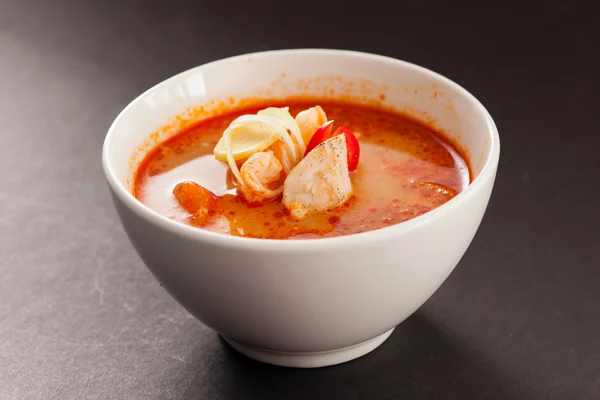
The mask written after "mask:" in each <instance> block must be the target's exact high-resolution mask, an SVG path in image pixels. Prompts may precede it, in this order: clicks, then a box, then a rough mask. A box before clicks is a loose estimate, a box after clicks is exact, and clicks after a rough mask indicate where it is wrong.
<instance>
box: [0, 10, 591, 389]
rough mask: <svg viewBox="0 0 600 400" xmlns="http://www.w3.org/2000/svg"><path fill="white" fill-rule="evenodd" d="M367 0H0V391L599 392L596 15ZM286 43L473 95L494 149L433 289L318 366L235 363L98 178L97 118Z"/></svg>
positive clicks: (101, 123) (100, 128)
mask: <svg viewBox="0 0 600 400" xmlns="http://www.w3.org/2000/svg"><path fill="white" fill-rule="evenodd" d="M380 3H381V4H378V3H377V2H374V1H366V2H361V3H357V4H360V6H358V5H356V6H352V5H351V3H350V2H339V1H336V2H333V1H330V2H325V1H322V2H321V3H320V4H319V3H314V4H312V3H306V2H301V1H296V2H291V3H284V2H281V1H280V2H275V1H271V2H267V1H246V2H244V1H241V0H240V1H237V2H235V1H232V0H223V1H211V2H208V1H200V0H197V1H189V2H183V1H173V2H158V1H156V2H153V1H146V2H143V1H139V2H134V1H121V2H117V1H95V2H92V1H85V0H81V1H75V0H73V1H51V0H46V1H42V0H40V1H27V0H21V1H17V0H0V135H1V136H0V138H1V140H0V185H1V186H0V398H1V399H175V398H177V399H191V398H198V399H199V398H202V399H264V398H267V397H273V398H280V399H417V398H418V399H478V400H479V399H599V398H600V312H599V310H600V261H599V260H600V258H599V256H598V248H599V247H600V244H599V239H600V233H599V232H600V183H599V182H600V147H599V145H600V141H599V139H598V137H599V135H600V130H599V128H598V126H599V123H600V121H599V118H598V117H597V115H598V112H599V111H598V110H600V101H599V99H600V96H599V93H600V80H599V78H598V73H599V72H600V56H599V49H600V28H599V27H598V21H597V18H596V17H595V13H594V12H593V11H592V9H591V7H587V6H586V3H584V2H575V1H568V0H561V1H555V0H549V1H537V2H527V4H521V3H520V2H516V1H497V2H494V3H493V4H492V3H489V2H485V1H452V2H450V1H437V2H436V1H430V0H424V1H418V0H400V1H397V2H395V3H394V4H395V5H383V2H380ZM390 3H391V2H390ZM523 3H525V2H523ZM590 3H591V2H588V3H587V4H590ZM286 7H289V9H286ZM285 47H330V48H349V49H355V50H363V51H369V52H374V53H380V54H385V55H389V56H393V57H397V58H400V59H404V60H407V61H411V62H415V63H417V64H421V65H423V66H426V67H428V68H431V69H433V70H435V71H438V72H440V73H442V74H444V75H446V76H448V77H449V78H451V79H453V80H455V81H456V82H458V83H459V84H461V85H463V86H464V87H465V88H466V89H468V90H469V91H471V92H472V93H473V94H474V95H475V96H477V97H478V98H479V99H480V100H481V101H482V102H483V104H484V105H485V106H486V107H487V108H488V110H489V111H490V113H491V114H492V116H493V117H494V118H495V120H496V122H497V124H498V127H499V130H500V134H501V139H502V146H503V147H502V155H501V162H500V168H499V175H498V179H497V183H496V187H495V191H494V193H493V195H492V200H491V203H490V206H489V208H488V211H487V214H486V217H485V218H484V221H483V223H482V226H481V228H480V230H479V233H478V235H477V236H476V238H475V240H474V241H473V243H472V245H471V247H470V249H469V250H468V252H467V254H466V255H465V257H464V258H463V260H462V261H461V262H460V264H459V265H458V267H457V268H456V270H455V271H454V273H453V274H452V275H451V276H450V278H449V279H448V280H447V281H446V283H445V284H444V285H443V286H442V287H441V288H440V290H439V291H438V292H437V293H436V294H435V295H434V296H433V297H432V298H431V299H430V300H429V301H428V302H427V303H426V304H425V305H424V306H423V307H422V308H421V309H420V310H419V311H417V312H416V313H415V314H414V315H413V316H412V317H410V318H409V319H408V320H407V321H405V322H404V323H402V324H401V325H400V327H399V328H398V329H397V330H396V332H395V333H394V334H393V336H392V337H391V338H390V340H389V341H388V342H386V343H385V344H384V345H383V346H381V347H380V348H379V349H377V350H376V351H375V352H373V353H371V354H369V355H368V356H366V357H364V358H362V359H360V360H357V361H354V362H350V363H347V364H344V365H340V366H336V367H331V368H325V369H319V370H293V369H284V368H276V367H271V366H267V365H263V364H259V363H256V362H253V361H251V360H248V359H246V358H244V357H242V356H240V355H238V354H237V353H235V352H234V351H232V350H231V349H230V348H228V347H227V346H226V345H225V344H224V343H223V342H222V341H220V340H219V338H218V336H217V335H216V334H215V333H214V332H212V331H210V330H209V329H208V328H206V327H204V326H203V325H202V324H201V323H200V322H198V321H196V320H195V319H193V318H192V317H190V316H189V315H188V314H187V313H186V312H185V311H184V310H183V309H182V308H181V307H180V306H179V305H177V304H176V303H175V302H174V301H173V300H172V299H171V298H170V297H169V295H168V294H167V293H166V292H165V291H164V290H163V289H162V288H161V287H160V286H159V284H158V283H157V282H156V281H155V280H154V278H153V277H152V276H151V275H150V273H149V272H148V271H147V270H146V269H145V267H144V266H143V264H142V262H141V261H140V260H139V258H138V257H137V255H136V253H135V252H134V250H133V248H132V247H131V245H130V244H129V242H128V240H127V238H126V236H125V234H124V233H123V230H122V229H121V227H120V225H119V223H118V221H117V217H116V214H115V212H114V211H113V208H112V204H111V202H110V199H109V195H108V191H107V187H106V184H105V182H104V178H103V175H102V171H101V166H100V153H101V145H102V141H103V139H104V135H105V133H106V130H107V128H108V127H109V125H110V123H111V122H112V120H113V118H114V117H115V116H116V115H117V113H118V112H119V111H120V110H121V109H122V108H123V107H124V106H125V105H126V104H127V103H128V102H129V101H131V100H132V99H133V98H134V97H135V96H137V95H138V94H139V93H140V92H142V91H143V90H145V89H146V88H148V87H150V86H152V85H154V84H155V83H157V82H159V81H161V80H163V79H165V78H167V77H169V76H170V75H173V74H175V73H177V72H180V71H182V70H185V69H188V68H190V67H193V66H196V65H199V64H202V63H204V62H207V61H210V60H214V59H217V58H221V57H225V56H229V55H234V54H240V53H246V52H252V51H259V50H266V49H277V48H285Z"/></svg>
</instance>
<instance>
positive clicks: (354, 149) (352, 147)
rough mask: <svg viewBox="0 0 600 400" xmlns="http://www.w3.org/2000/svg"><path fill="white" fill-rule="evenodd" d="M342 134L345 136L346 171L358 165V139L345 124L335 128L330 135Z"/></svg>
mask: <svg viewBox="0 0 600 400" xmlns="http://www.w3.org/2000/svg"><path fill="white" fill-rule="evenodd" d="M341 134H344V135H345V136H346V149H347V151H348V171H354V170H355V169H356V167H357V166H358V158H359V157H360V146H359V145H358V139H357V138H356V136H354V133H352V131H351V130H350V129H348V128H346V127H345V126H340V127H339V128H337V129H336V131H335V133H334V134H333V135H332V137H333V136H337V135H341Z"/></svg>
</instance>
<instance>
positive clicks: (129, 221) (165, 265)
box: [102, 50, 500, 367]
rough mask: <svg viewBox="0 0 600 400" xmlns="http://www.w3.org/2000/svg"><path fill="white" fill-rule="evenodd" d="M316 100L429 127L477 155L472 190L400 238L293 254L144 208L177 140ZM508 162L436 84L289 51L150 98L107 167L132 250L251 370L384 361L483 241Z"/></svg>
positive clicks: (343, 240)
mask: <svg viewBox="0 0 600 400" xmlns="http://www.w3.org/2000/svg"><path fill="white" fill-rule="evenodd" d="M307 94H308V95H319V96H325V97H328V98H334V99H335V98H344V99H354V100H360V101H363V102H370V103H382V104H384V105H387V106H391V107H394V108H396V109H398V110H401V111H404V112H406V113H408V114H410V115H413V116H415V117H417V118H420V119H424V120H427V121H428V122H429V123H431V124H433V125H435V126H437V127H438V128H440V129H443V130H444V131H445V132H446V134H447V136H449V137H451V138H452V139H454V140H455V141H456V142H457V143H458V144H459V145H460V146H462V147H463V149H465V150H466V152H467V154H468V155H469V159H470V164H471V168H472V170H473V173H474V176H475V179H474V181H473V183H472V184H471V185H470V186H469V187H468V188H467V189H466V190H465V191H463V192H462V193H460V194H459V195H458V196H456V197H455V198H454V199H452V200H450V201H449V202H448V203H446V204H444V205H443V206H441V207H439V208H437V209H435V210H433V211H430V212H428V213H426V214H424V215H422V216H419V217H417V218H414V219H412V220H410V221H407V222H403V223H401V224H398V225H393V226H390V227H387V228H384V229H380V230H375V231H371V232H366V233H361V234H356V235H350V236H343V237H337V238H327V239H315V240H289V241H283V240H263V239H250V238H241V237H233V236H227V235H221V234H217V233H212V232H207V231H204V230H201V229H196V228H193V227H190V226H187V225H184V224H181V223H179V222H175V221H173V220H171V219H169V218H167V217H164V216H162V215H159V214H157V213H156V212H154V211H152V210H151V209H149V208H147V207H146V206H144V205H143V204H142V203H140V202H139V201H138V200H136V199H135V198H134V197H133V196H132V194H131V182H132V177H133V172H134V170H135V167H136V166H137V163H138V162H139V161H140V160H141V159H142V158H143V156H144V155H145V153H146V152H147V151H148V150H149V149H150V148H151V147H152V146H153V145H154V144H155V143H157V142H160V141H162V140H163V139H164V138H166V137H168V136H169V135H172V134H173V133H175V132H176V130H177V128H178V127H181V126H184V125H186V124H187V123H188V122H189V121H193V120H195V119H198V118H203V117H205V116H208V115H209V114H210V113H211V112H212V111H211V110H215V109H226V108H228V107H229V106H230V105H232V104H233V105H235V104H237V100H238V99H243V98H250V97H267V98H273V97H278V98H279V97H286V96H292V95H307ZM201 106H203V107H201ZM176 115H179V118H177V119H174V117H175V116H176ZM153 132H155V133H154V134H153V135H151V133H153ZM499 153H500V143H499V138H498V132H497V129H496V126H495V125H494V122H493V121H492V118H491V117H490V115H489V114H488V113H487V111H486V110H485V109H484V107H483V106H482V105H481V104H480V103H479V102H478V101H477V100H476V99H475V98H474V97H473V96H472V95H471V94H469V93H468V92H467V91H466V90H464V89H463V88H461V87H460V86H458V85H457V84H455V83H453V82H451V81H450V80H448V79H446V78H444V77H442V76H440V75H438V74H436V73H434V72H431V71H429V70H427V69H424V68H421V67H418V66H416V65H413V64H409V63H406V62H403V61H399V60H395V59H391V58H386V57H382V56H377V55H371V54H365V53H357V52H350V51H338V50H284V51H268V52H263V53H255V54H248V55H243V56H237V57H233V58H228V59H224V60H219V61H216V62H213V63H209V64H206V65H202V66H199V67H197V68H193V69H191V70H189V71H186V72H183V73H181V74H179V75H177V76H174V77H172V78H170V79H168V80H166V81H164V82H162V83H160V84H158V85H157V86H155V87H153V88H152V89H150V90H148V91H147V92H146V93H144V94H142V95H141V96H139V97H138V98H137V99H135V100H134V101H132V102H131V104H129V105H128V106H127V107H126V108H125V109H124V110H123V111H122V112H121V114H120V115H119V116H118V117H117V118H116V120H115V121H114V123H113V124H112V126H111V127H110V129H109V131H108V134H107V136H106V140H105V143H104V149H103V154H102V162H103V166H104V172H105V174H106V178H107V180H108V183H109V186H110V189H111V192H112V195H113V199H114V203H115V206H116V209H117V212H118V214H119V217H120V219H121V222H122V224H123V227H124V228H125V231H126V232H127V235H128V236H129V239H130V240H131V242H132V243H133V245H134V247H135V249H136V250H137V252H138V253H139V255H140V257H141V258H142V260H143V261H144V262H145V264H146V265H147V266H148V268H149V269H150V271H152V273H153V274H154V276H155V277H156V278H157V279H158V280H159V281H160V282H161V283H162V284H163V286H164V287H165V288H166V289H167V290H168V292H169V293H170V294H171V295H172V296H173V297H174V298H175V299H176V300H177V301H178V302H179V303H180V304H181V305H182V306H183V307H185V308H186V309H187V310H188V311H189V312H190V313H192V314H193V315H194V316H196V317H197V318H198V319H199V320H200V321H202V322H203V323H205V324H206V325H207V326H209V327H211V328H212V329H214V330H215V331H217V332H219V333H220V334H221V335H222V336H223V337H224V338H225V340H227V341H228V342H229V343H230V344H231V345H232V346H233V347H234V348H236V349H237V350H239V351H241V352H242V353H244V354H246V355H248V356H250V357H252V358H255V359H257V360H261V361H264V362H267V363H272V364H277V365H284V366H294V367H318V366H325V365H333V364H337V363H341V362H344V361H348V360H351V359H354V358H357V357H360V356H362V355H364V354H366V353H368V352H370V351H371V350H373V349H375V348H376V347H377V346H379V345H380V344H381V343H383V341H385V339H387V337H388V336H389V335H390V334H391V332H392V331H393V330H394V327H396V326H397V325H398V324H399V323H400V322H402V321H403V320H404V319H406V318H407V317H408V316H409V315H411V314H412V313H413V312H414V311H415V310H416V309H417V308H418V307H420V306H421V305H422V304H423V303H424V302H425V301H426V300H427V299H428V298H429V297H430V296H431V295H432V294H433V293H434V291H435V290H436V289H437V288H438V287H439V286H440V285H441V284H442V282H444V280H445V279H446V277H447V276H448V275H449V274H450V272H451V271H452V270H453V269H454V267H455V266H456V264H457V263H458V261H459V260H460V259H461V257H462V256H463V254H464V252H465V251H466V249H467V247H468V246H469V244H470V243H471V240H472V239H473V236H474V235H475V232H476V231H477V228H478V227H479V224H480V222H481V219H482V217H483V214H484V212H485V209H486V207H487V204H488V200H489V197H490V194H491V192H492V186H493V184H494V179H495V175H496V169H497V165H498V158H499Z"/></svg>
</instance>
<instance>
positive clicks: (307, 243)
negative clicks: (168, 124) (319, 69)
mask: <svg viewBox="0 0 600 400" xmlns="http://www.w3.org/2000/svg"><path fill="white" fill-rule="evenodd" d="M319 53H321V54H328V55H334V56H336V55H337V56H351V57H359V58H363V59H367V60H369V61H372V62H375V63H387V64H391V65H395V66H402V67H404V68H409V69H413V70H416V71H419V72H420V73H422V74H425V75H428V76H429V77H430V78H431V79H432V80H434V81H441V82H443V83H444V84H446V85H448V86H451V87H453V88H454V89H455V90H457V91H458V92H459V93H461V94H462V95H463V96H464V97H465V98H466V99H468V100H469V101H471V102H472V103H473V104H474V105H475V107H476V108H477V109H478V111H479V112H480V113H481V114H482V115H483V117H484V119H485V122H486V125H487V132H488V135H489V136H490V141H489V146H490V147H491V151H490V152H489V155H488V157H487V158H486V159H485V161H484V163H483V167H482V169H481V171H480V173H479V175H478V176H477V177H476V178H475V179H474V180H473V181H472V182H471V183H470V184H469V185H468V186H467V187H466V189H465V190H463V191H462V192H460V193H459V194H458V195H457V196H455V197H454V198H452V199H451V200H449V201H448V202H446V203H444V204H442V205H441V206H439V207H437V208H435V209H433V210H431V211H428V212H426V213H424V214H421V215H420V216H418V217H415V218H412V219H410V220H408V221H404V222H401V223H398V224H394V225H390V226H387V227H385V228H379V229H375V230H371V231H366V232H361V233H354V234H350V235H344V236H335V237H327V238H311V239H263V238H249V237H243V236H233V235H226V234H223V233H217V232H211V231H207V230H204V229H199V228H195V227H192V226H190V225H187V224H184V223H181V222H178V221H175V220H172V219H170V218H168V217H166V216H164V215H162V214H160V213H158V212H156V211H154V210H152V209H151V208H150V207H148V206H146V205H145V204H143V203H142V202H141V201H139V200H138V199H137V198H135V196H134V195H133V193H131V192H130V191H129V190H128V189H127V188H126V186H125V185H124V184H123V183H121V182H120V181H119V179H117V176H116V174H115V173H114V171H113V169H112V167H111V162H110V159H109V149H108V148H109V144H110V142H111V140H112V138H113V136H114V134H115V131H116V127H117V125H118V124H119V122H120V120H121V118H123V116H124V115H125V114H127V113H128V112H129V110H130V109H131V108H132V107H133V106H134V105H135V104H136V103H138V102H139V101H141V100H142V99H143V98H145V97H146V96H147V95H148V94H149V93H151V92H153V91H156V90H158V89H160V88H161V87H162V86H165V85H168V84H169V83H171V82H172V81H175V80H178V79H181V78H182V77H184V76H186V75H188V74H192V73H195V72H197V71H198V70H201V69H204V68H207V67H209V66H215V65H217V64H219V63H227V62H236V61H241V60H244V59H247V58H248V57H252V58H253V59H254V60H255V59H257V58H260V57H270V56H271V57H272V56H279V55H281V56H285V55H289V54H296V55H298V54H300V55H302V54H306V55H308V54H311V55H315V54H317V55H318V54H319ZM499 158H500V137H499V135H498V129H497V127H496V124H495V123H494V120H493V119H492V117H491V115H490V114H489V112H488V111H487V110H486V108H485V107H484V106H483V104H481V102H480V101H479V100H477V98H476V97H475V96H473V95H472V94H471V93H470V92H469V91H467V90H466V89H465V88H463V87H462V86H460V85H459V84H457V83H456V82H454V81H452V80H450V79H448V78H446V77H445V76H443V75H441V74H438V73H437V72H434V71H432V70H430V69H427V68H425V67H421V66H419V65H416V64H413V63H410V62H407V61H403V60H399V59H396V58H392V57H388V56H383V55H377V54H372V53H366V52H360V51H353V50H338V49H321V48H302V49H283V50H267V51H260V52H254V53H246V54H241V55H237V56H232V57H227V58H222V59H218V60H215V61H211V62H208V63H205V64H201V65H198V66H196V67H193V68H190V69H188V70H185V71H183V72H181V73H178V74H176V75H173V76H171V77H169V78H167V79H165V80H163V81H162V82H159V83H158V84H156V85H154V86H152V87H151V88H149V89H147V90H146V91H144V92H143V93H142V94H140V95H139V96H137V97H136V98H135V99H133V100H132V101H131V102H130V103H129V104H128V105H127V106H126V107H125V108H124V109H123V110H121V112H120V113H119V114H118V115H117V117H116V118H115V119H114V121H113V122H112V124H111V125H110V127H109V129H108V132H107V134H106V136H105V138H104V144H103V146H102V167H103V170H104V175H105V177H106V179H107V181H108V184H109V187H110V188H111V190H112V192H113V194H114V195H115V196H116V197H117V198H118V199H119V200H120V201H121V202H122V203H123V204H124V205H125V206H126V207H127V208H129V209H130V210H131V211H133V212H134V213H135V214H137V215H138V216H139V217H140V218H142V219H144V220H146V221H147V222H149V223H151V224H153V225H156V226H158V227H159V228H161V229H164V230H166V231H168V232H170V233H172V234H175V235H178V236H183V237H185V238H188V239H191V240H198V241H201V242H206V243H208V244H210V245H214V246H219V247H226V248H248V249H259V250H265V251H267V250H275V251H285V250H307V249H308V248H310V249H311V250H318V249H343V248H348V247H351V246H354V245H357V244H365V243H371V242H378V241H382V240H386V239H389V238H390V237H393V236H397V235H401V234H404V233H406V232H409V231H412V230H415V229H417V228H419V227H421V226H424V225H427V224H429V223H430V222H431V221H432V220H435V219H437V218H440V217H443V216H444V215H446V214H449V213H452V212H454V210H456V209H457V208H459V207H460V205H461V203H463V202H464V201H466V200H467V199H468V198H470V197H473V196H476V195H477V193H479V192H480V191H481V190H482V189H483V186H484V185H485V184H486V181H488V180H489V179H494V177H495V173H496V169H497V166H498V162H499Z"/></svg>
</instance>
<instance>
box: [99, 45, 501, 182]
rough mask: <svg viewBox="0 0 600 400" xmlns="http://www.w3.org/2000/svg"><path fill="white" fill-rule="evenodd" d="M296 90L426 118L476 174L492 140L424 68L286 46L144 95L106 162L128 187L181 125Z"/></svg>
mask: <svg viewBox="0 0 600 400" xmlns="http://www.w3.org/2000/svg"><path fill="white" fill-rule="evenodd" d="M298 96H302V97H318V98H322V99H328V100H342V101H351V102H358V103H364V104H370V105H382V106H385V107H389V108H392V109H395V110H398V111H400V112H403V113H405V114H407V115H409V116H412V117H414V118H416V119H418V120H421V121H425V122H427V123H429V124H430V125H432V126H433V127H435V128H436V129H438V130H440V131H442V132H443V133H444V134H445V136H446V137H448V138H449V139H451V140H452V141H453V142H454V143H455V144H456V145H458V147H459V148H460V149H461V150H462V151H463V152H464V153H465V155H466V156H467V158H468V161H469V164H470V166H471V170H472V172H473V175H474V177H475V178H476V177H477V176H478V175H479V174H480V173H481V172H482V171H483V170H484V168H485V166H486V165H487V164H488V163H489V161H490V158H491V156H492V155H493V152H494V144H495V143H496V142H497V132H496V129H495V127H494V124H493V122H492V120H491V118H490V117H489V115H488V113H487V111H486V110H485V109H484V108H483V106H482V105H481V104H480V103H479V102H478V101H477V100H476V99H475V98H474V97H473V96H472V95H470V94H469V93H468V92H467V91H466V90H464V89H462V88H461V87H460V86H458V85H456V84H455V83H453V82H451V81H450V80H448V79H446V78H444V77H442V76H440V75H438V74H436V73H433V72H431V71H429V70H427V69H424V68H421V67H418V66H415V65H413V64H410V63H406V62H403V61H399V60H394V59H390V58H387V57H382V56H375V55H370V54H364V53H356V52H349V51H338V50H285V51H273V52H264V53H255V54H249V55H243V56H237V57H233V58H229V59H225V60H220V61H216V62H213V63H210V64H206V65H203V66H200V67H197V68H194V69H191V70H189V71H186V72H183V73H181V74H179V75H176V76H174V77H172V78H170V79H168V80H166V81H164V82H162V83H160V84H158V85H157V86H155V87H153V88H152V89H150V90H148V91H147V92H145V93H143V94H142V95H141V96H139V97H138V98H137V99H136V100H134V101H133V102H132V103H131V104H130V105H129V106H128V107H127V108H126V109H125V110H123V112H122V113H121V114H120V115H119V116H118V117H117V119H116V120H115V122H114V123H113V125H112V126H111V128H110V130H109V133H108V135H107V138H106V142H105V149H104V152H105V154H104V158H105V166H106V167H108V169H109V170H110V172H111V173H112V174H113V176H114V177H115V178H116V180H117V181H118V183H119V184H120V185H123V187H124V188H125V189H126V190H128V191H129V192H130V191H131V188H132V184H133V177H134V173H135V170H136V168H137V166H138V164H139V162H140V161H141V160H142V159H143V158H144V156H145V155H146V154H147V152H148V151H149V150H151V149H152V148H153V147H154V146H155V145H156V144H158V143H160V142H162V141H164V140H165V139H167V138H168V137H169V136H171V135H173V134H175V133H177V131H178V130H179V129H181V128H183V127H185V126H188V125H190V124H193V123H195V122H197V121H199V120H202V119H205V118H208V117H210V116H212V115H214V114H215V113H219V112H225V111H228V110H231V109H235V108H237V107H240V106H243V105H244V103H251V102H254V101H257V100H260V99H285V98H290V97H298Z"/></svg>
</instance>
